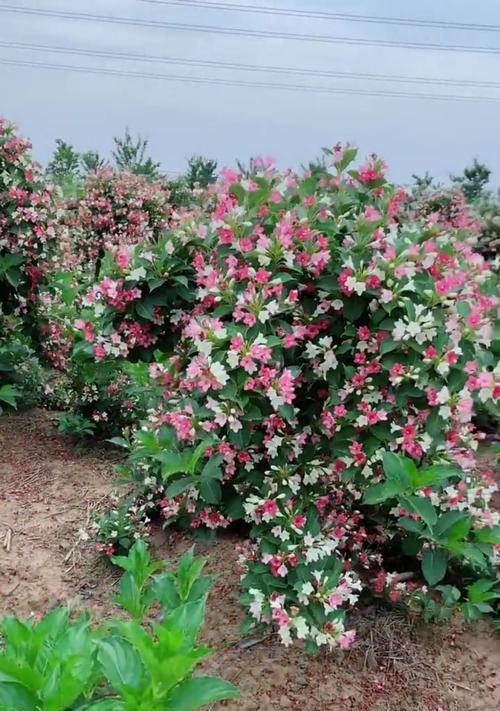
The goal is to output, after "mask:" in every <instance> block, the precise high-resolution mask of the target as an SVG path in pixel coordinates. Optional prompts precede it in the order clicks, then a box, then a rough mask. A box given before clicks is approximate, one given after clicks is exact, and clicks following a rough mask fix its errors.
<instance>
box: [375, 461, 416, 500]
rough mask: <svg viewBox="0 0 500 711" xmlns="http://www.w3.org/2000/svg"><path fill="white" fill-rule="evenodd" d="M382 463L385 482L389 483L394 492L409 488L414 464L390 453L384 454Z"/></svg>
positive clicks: (402, 491) (401, 491)
mask: <svg viewBox="0 0 500 711" xmlns="http://www.w3.org/2000/svg"><path fill="white" fill-rule="evenodd" d="M382 463H383V465H384V472H385V475H386V477H387V481H388V482H391V484H392V485H393V486H394V487H395V489H396V491H398V492H400V493H404V492H405V491H407V490H408V489H409V488H410V486H411V480H410V473H411V472H413V468H414V467H415V464H414V462H412V461H411V459H407V458H406V457H402V456H400V455H397V454H393V453H392V452H384V454H383V456H382Z"/></svg>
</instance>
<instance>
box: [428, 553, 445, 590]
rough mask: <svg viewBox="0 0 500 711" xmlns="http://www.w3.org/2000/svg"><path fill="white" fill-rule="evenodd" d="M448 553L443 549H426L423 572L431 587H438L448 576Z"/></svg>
mask: <svg viewBox="0 0 500 711" xmlns="http://www.w3.org/2000/svg"><path fill="white" fill-rule="evenodd" d="M447 567H448V552H447V551H445V550H444V549H442V548H435V549H431V548H426V549H425V551H424V554H423V556H422V572H423V574H424V578H425V579H426V580H427V582H428V583H429V585H436V583H439V582H440V581H441V580H442V579H443V578H444V576H445V575H446V570H447Z"/></svg>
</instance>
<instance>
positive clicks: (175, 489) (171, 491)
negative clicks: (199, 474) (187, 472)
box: [165, 476, 196, 498]
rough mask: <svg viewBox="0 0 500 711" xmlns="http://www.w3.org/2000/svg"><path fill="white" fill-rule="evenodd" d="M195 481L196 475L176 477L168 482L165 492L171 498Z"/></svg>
mask: <svg viewBox="0 0 500 711" xmlns="http://www.w3.org/2000/svg"><path fill="white" fill-rule="evenodd" d="M195 482H196V477H194V476H186V477H182V479H177V480H176V481H173V482H172V483H171V484H169V485H168V487H167V490H166V491H165V493H166V495H167V496H168V497H169V498H173V497H174V496H178V494H182V492H183V491H186V489H189V488H190V487H191V486H193V484H194V483H195Z"/></svg>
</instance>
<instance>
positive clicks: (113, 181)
mask: <svg viewBox="0 0 500 711" xmlns="http://www.w3.org/2000/svg"><path fill="white" fill-rule="evenodd" d="M168 198H169V192H168V189H167V187H166V186H165V185H163V184H161V183H158V182H148V181H147V180H146V178H144V177H143V176H139V175H133V174H132V173H126V172H125V173H115V172H114V171H113V170H112V169H111V168H101V169H99V170H97V171H96V172H95V173H92V174H91V175H90V176H89V177H88V178H87V180H86V181H85V183H84V184H83V186H82V189H81V194H80V195H78V196H77V197H76V198H71V199H69V200H68V201H67V203H66V204H65V206H64V207H65V212H64V218H63V220H62V221H61V222H62V224H63V225H64V226H65V227H66V230H67V244H66V248H65V255H64V257H65V259H64V260H65V263H66V264H67V265H72V264H75V263H80V264H84V265H85V264H87V265H89V264H90V265H92V266H93V267H94V268H95V270H96V272H95V273H96V276H97V275H98V274H99V262H100V260H101V259H102V256H103V254H104V252H105V251H107V250H114V249H124V250H126V249H127V248H129V247H132V246H134V245H136V244H140V243H141V242H151V241H154V240H155V239H156V238H157V237H158V236H159V235H160V233H161V232H162V230H163V229H164V228H165V227H166V225H167V223H168V220H169V215H170V212H171V210H170V206H169V201H168ZM125 253H126V252H124V254H125ZM123 259H125V256H124V257H123Z"/></svg>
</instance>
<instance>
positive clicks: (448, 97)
mask: <svg viewBox="0 0 500 711" xmlns="http://www.w3.org/2000/svg"><path fill="white" fill-rule="evenodd" d="M0 64H4V65H7V66H19V67H30V68H42V69H55V70H57V71H69V72H77V73H80V74H104V75H106V74H107V75H110V76H123V77H136V78H141V79H159V80H162V81H174V82H181V83H183V84H185V83H191V84H210V85H218V86H234V87H244V88H259V89H273V90H277V89H279V90H284V91H289V92H299V93H304V92H307V93H320V94H347V95H354V96H385V97H393V98H411V99H431V100H436V101H443V100H444V101H471V102H478V101H485V102H499V101H500V97H499V96H461V95H453V94H421V93H415V92H404V91H391V90H380V91H379V90H370V89H351V88H348V87H345V88H343V87H333V86H332V87H323V86H310V85H302V84H281V83H277V82H253V81H239V80H232V79H213V78H211V77H193V76H185V75H179V74H150V73H148V72H135V71H134V72H132V71H124V70H121V69H105V68H103V67H80V66H75V65H72V64H51V63H48V62H33V61H24V60H17V59H6V58H3V57H2V58H0Z"/></svg>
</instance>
